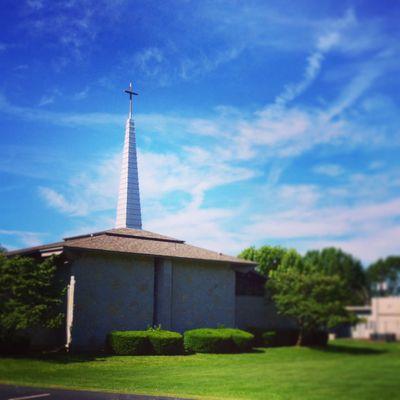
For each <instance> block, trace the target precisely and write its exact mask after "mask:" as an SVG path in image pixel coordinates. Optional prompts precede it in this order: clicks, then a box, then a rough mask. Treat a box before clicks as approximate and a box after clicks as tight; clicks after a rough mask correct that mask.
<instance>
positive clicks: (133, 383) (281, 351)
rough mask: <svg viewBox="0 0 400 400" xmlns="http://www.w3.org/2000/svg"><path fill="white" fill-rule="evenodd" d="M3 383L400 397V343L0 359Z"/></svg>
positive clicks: (219, 394) (239, 395) (210, 395)
mask: <svg viewBox="0 0 400 400" xmlns="http://www.w3.org/2000/svg"><path fill="white" fill-rule="evenodd" d="M0 382H2V383H13V384H21V385H33V386H42V387H45V386H47V387H64V388H76V389H78V388H79V389H92V390H105V391H115V392H129V393H140V394H155V395H156V394H159V395H170V396H174V395H176V396H182V397H187V398H204V399H262V400H266V399H273V400H275V399H296V400H298V399H302V400H303V399H324V400H325V399H335V400H339V399H346V400H348V399H352V400H356V399H360V400H361V399H362V400H367V399H374V400H375V399H390V400H394V399H400V344H399V343H393V344H384V343H382V344H380V343H375V344H372V343H367V342H357V341H350V340H337V341H335V342H333V343H332V344H330V346H329V347H328V348H327V349H326V350H324V351H322V350H317V349H309V348H295V347H286V348H275V349H259V350H257V352H254V353H248V354H232V355H214V354H213V355H211V354H209V355H206V354H196V355H191V356H148V357H143V356H142V357H140V356H136V357H134V356H125V357H117V356H113V357H104V356H98V357H86V356H85V357H83V356H65V355H64V356H60V355H57V356H51V357H50V356H46V357H41V358H38V357H36V358H16V357H14V358H3V359H0Z"/></svg>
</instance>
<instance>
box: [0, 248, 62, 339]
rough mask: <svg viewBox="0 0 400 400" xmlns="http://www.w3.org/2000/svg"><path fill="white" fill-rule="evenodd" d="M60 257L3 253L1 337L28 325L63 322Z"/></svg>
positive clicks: (0, 264)
mask: <svg viewBox="0 0 400 400" xmlns="http://www.w3.org/2000/svg"><path fill="white" fill-rule="evenodd" d="M56 261H57V259H56V257H50V258H48V259H46V260H45V261H42V262H37V261H35V260H34V259H32V258H27V257H15V258H6V257H4V256H0V338H2V339H3V340H4V339H7V338H12V337H13V336H14V335H15V334H18V332H21V331H22V332H23V331H24V330H26V329H28V328H36V327H47V328H54V327H57V326H60V324H61V323H62V320H63V314H62V312H61V310H60V306H61V304H62V297H63V295H64V293H65V288H64V286H63V284H62V282H61V281H59V280H58V279H57V276H56V268H57V266H56Z"/></svg>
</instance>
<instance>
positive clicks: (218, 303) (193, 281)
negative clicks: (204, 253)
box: [171, 260, 235, 332]
mask: <svg viewBox="0 0 400 400" xmlns="http://www.w3.org/2000/svg"><path fill="white" fill-rule="evenodd" d="M172 265H173V277H172V313H171V328H172V329H173V330H176V331H178V332H184V331H185V330H187V329H193V328H203V327H217V326H218V325H224V326H226V327H234V325H235V273H234V271H233V270H232V269H231V267H230V266H229V265H228V264H222V263H211V262H210V263H205V262H201V261H179V260H173V261H172Z"/></svg>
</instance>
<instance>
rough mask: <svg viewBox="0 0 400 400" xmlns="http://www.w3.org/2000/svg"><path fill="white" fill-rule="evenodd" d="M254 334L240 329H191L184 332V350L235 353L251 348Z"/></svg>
mask: <svg viewBox="0 0 400 400" xmlns="http://www.w3.org/2000/svg"><path fill="white" fill-rule="evenodd" d="M253 340H254V336H253V335H252V334H251V333H248V332H245V331H242V330H240V329H228V328H221V329H212V328H206V329H193V330H190V331H186V332H185V333H184V344H185V348H186V350H188V351H190V352H197V353H236V352H242V351H248V350H250V349H251V348H252V342H253Z"/></svg>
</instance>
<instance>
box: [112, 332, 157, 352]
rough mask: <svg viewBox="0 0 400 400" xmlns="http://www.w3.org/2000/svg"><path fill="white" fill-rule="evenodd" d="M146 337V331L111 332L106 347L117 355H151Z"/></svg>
mask: <svg viewBox="0 0 400 400" xmlns="http://www.w3.org/2000/svg"><path fill="white" fill-rule="evenodd" d="M148 336H149V334H148V332H146V331H113V332H111V333H109V335H108V345H109V346H110V348H111V350H112V351H113V352H114V353H115V354H118V355H128V354H129V355H143V354H151V352H152V349H151V344H150V341H149V337H148Z"/></svg>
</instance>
